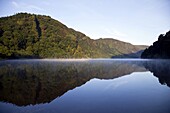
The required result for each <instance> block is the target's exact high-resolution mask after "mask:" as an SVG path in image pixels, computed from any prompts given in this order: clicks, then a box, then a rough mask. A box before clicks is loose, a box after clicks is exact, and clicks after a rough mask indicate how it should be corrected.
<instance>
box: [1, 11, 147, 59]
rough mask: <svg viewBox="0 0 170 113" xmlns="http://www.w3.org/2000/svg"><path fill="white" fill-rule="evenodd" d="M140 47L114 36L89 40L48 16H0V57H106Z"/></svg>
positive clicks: (127, 52)
mask: <svg viewBox="0 0 170 113" xmlns="http://www.w3.org/2000/svg"><path fill="white" fill-rule="evenodd" d="M141 49H144V48H139V47H138V46H134V45H131V44H129V43H125V42H121V41H118V40H114V39H99V40H92V39H90V38H89V37H87V36H86V35H85V34H83V33H80V32H78V31H75V30H73V29H71V28H68V27H67V26H65V25H63V24H62V23H60V22H59V21H57V20H54V19H52V18H51V17H49V16H42V15H35V14H27V13H19V14H16V15H13V16H9V17H2V18H0V58H99V57H100V58H101V57H102V58H106V57H107V58H108V57H112V56H115V55H121V54H129V53H133V52H136V51H139V50H141Z"/></svg>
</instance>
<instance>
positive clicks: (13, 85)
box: [0, 59, 170, 113]
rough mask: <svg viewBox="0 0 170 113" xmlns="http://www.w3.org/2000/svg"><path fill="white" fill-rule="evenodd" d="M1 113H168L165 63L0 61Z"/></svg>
mask: <svg viewBox="0 0 170 113" xmlns="http://www.w3.org/2000/svg"><path fill="white" fill-rule="evenodd" d="M0 113H170V60H158V59H157V60H149V59H145V60H142V59H78V60H75V59H65V60H64V59H60V60H57V59H53V60H52V59H51V60H50V59H42V60H38V59H31V60H27V59H25V60H2V61H0Z"/></svg>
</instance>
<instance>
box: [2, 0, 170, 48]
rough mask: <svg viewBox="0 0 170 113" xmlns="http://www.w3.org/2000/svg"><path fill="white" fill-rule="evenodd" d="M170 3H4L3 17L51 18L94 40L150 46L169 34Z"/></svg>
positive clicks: (68, 0)
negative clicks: (29, 16)
mask: <svg viewBox="0 0 170 113" xmlns="http://www.w3.org/2000/svg"><path fill="white" fill-rule="evenodd" d="M169 6H170V0H81V1H80V0H48V1H47V0H46V1H45V0H43V1H42V0H29V1H28V0H1V1H0V7H1V11H0V17H5V16H10V15H14V14H16V13H20V12H27V13H34V14H41V15H48V16H51V17H52V18H53V19H56V20H58V21H60V22H62V23H63V24H65V25H66V26H67V27H69V28H73V29H75V30H76V31H80V32H82V33H84V34H86V35H87V36H89V37H90V38H92V39H99V38H114V39H117V40H121V41H125V42H129V43H132V44H135V45H151V44H152V43H153V42H154V41H156V40H157V38H158V36H159V35H160V34H165V33H166V32H168V31H169V30H170V21H169V20H170V7H169Z"/></svg>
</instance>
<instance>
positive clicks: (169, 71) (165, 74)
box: [143, 60, 170, 87]
mask: <svg viewBox="0 0 170 113" xmlns="http://www.w3.org/2000/svg"><path fill="white" fill-rule="evenodd" d="M143 66H144V67H145V68H146V69H148V70H149V71H150V72H152V73H153V75H154V76H156V77H157V78H158V80H159V82H160V83H161V84H163V85H164V84H166V85H167V86H168V87H170V61H169V60H150V61H146V62H143Z"/></svg>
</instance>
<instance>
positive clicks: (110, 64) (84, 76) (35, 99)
mask: <svg viewBox="0 0 170 113" xmlns="http://www.w3.org/2000/svg"><path fill="white" fill-rule="evenodd" d="M142 63H143V62H140V63H139V62H138V61H137V62H136V61H133V62H132V61H112V60H89V61H83V62H79V61H73V62H68V61H67V62H64V61H42V60H34V61H31V60H21V61H18V60H13V61H2V62H0V92H1V93H0V101H3V102H9V103H13V104H15V105H18V106H26V105H30V104H33V105H34V104H39V103H47V102H51V101H52V100H54V99H55V98H57V97H59V96H61V95H63V94H64V93H65V92H67V91H68V90H71V89H74V88H75V87H78V86H81V85H83V84H85V83H86V82H87V81H89V80H90V79H92V78H99V79H114V78H117V77H120V76H124V75H127V74H130V73H132V72H142V71H146V69H145V68H144V67H142V66H141V65H142ZM137 64H138V65H137Z"/></svg>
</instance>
